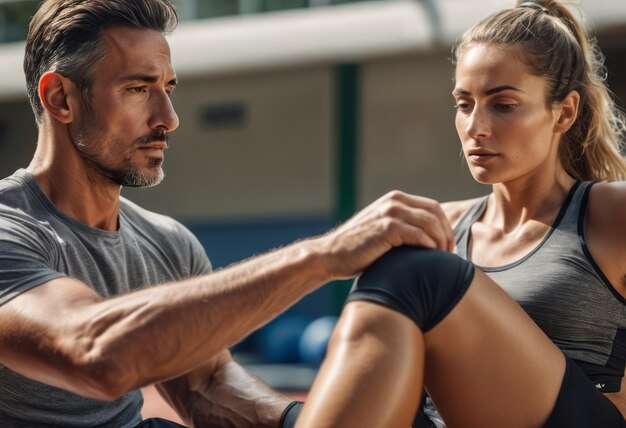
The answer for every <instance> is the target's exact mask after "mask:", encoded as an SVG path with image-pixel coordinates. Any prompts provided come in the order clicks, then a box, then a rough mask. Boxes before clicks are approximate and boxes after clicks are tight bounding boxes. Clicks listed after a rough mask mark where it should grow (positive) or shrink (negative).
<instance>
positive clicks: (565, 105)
mask: <svg viewBox="0 0 626 428" xmlns="http://www.w3.org/2000/svg"><path fill="white" fill-rule="evenodd" d="M579 103H580V94H579V93H578V91H571V92H570V93H569V94H567V96H566V97H565V99H564V100H563V102H561V105H560V108H559V110H558V118H557V121H556V123H555V125H554V132H559V133H565V132H567V130H568V129H570V128H571V126H572V125H573V124H574V122H575V121H576V117H577V116H578V105H579Z"/></svg>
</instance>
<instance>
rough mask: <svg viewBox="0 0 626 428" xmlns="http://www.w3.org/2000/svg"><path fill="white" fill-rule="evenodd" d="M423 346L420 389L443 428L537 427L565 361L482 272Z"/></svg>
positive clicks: (546, 414)
mask: <svg viewBox="0 0 626 428" xmlns="http://www.w3.org/2000/svg"><path fill="white" fill-rule="evenodd" d="M424 342H425V350H426V351H425V352H426V354H425V370H424V381H425V385H426V388H427V390H428V392H429V394H430V395H431V397H432V398H433V400H434V402H435V404H436V405H437V408H438V409H439V411H440V412H441V414H442V416H443V418H444V419H445V421H446V423H447V425H448V426H449V427H451V428H454V427H463V428H471V427H480V428H484V427H503V426H506V427H509V428H515V427H520V428H530V427H541V426H543V424H544V423H545V422H546V420H547V419H548V417H549V416H550V413H551V411H552V409H553V407H554V404H555V402H556V399H557V396H558V393H559V390H560V387H561V383H562V380H563V375H564V373H565V357H564V356H563V354H562V352H561V351H560V350H559V349H558V348H557V347H556V346H555V345H554V344H553V343H552V342H551V341H550V339H549V338H548V337H547V336H546V335H545V334H544V333H543V331H541V329H540V328H539V327H538V326H537V325H536V324H535V323H534V322H533V321H532V320H531V319H530V317H529V316H528V315H527V314H526V313H525V312H524V310H523V309H522V308H521V307H520V306H519V305H518V304H517V303H516V302H515V301H513V300H512V299H511V298H510V297H509V296H508V295H507V294H506V293H505V292H504V291H503V290H502V289H501V288H500V287H499V286H498V285H496V284H495V283H494V282H493V281H491V279H489V278H488V277H487V276H486V275H485V274H484V273H483V272H481V271H479V270H476V274H475V277H474V279H473V281H472V284H471V286H470V287H469V289H468V290H467V292H466V294H465V295H464V296H463V298H462V299H461V300H460V301H459V303H458V304H457V305H456V307H455V308H454V309H453V310H452V311H451V312H450V313H449V314H448V315H447V316H446V317H445V318H444V319H443V320H442V321H441V322H440V323H439V324H438V325H437V326H436V327H434V328H433V329H432V330H430V331H429V332H428V333H426V335H425V336H424Z"/></svg>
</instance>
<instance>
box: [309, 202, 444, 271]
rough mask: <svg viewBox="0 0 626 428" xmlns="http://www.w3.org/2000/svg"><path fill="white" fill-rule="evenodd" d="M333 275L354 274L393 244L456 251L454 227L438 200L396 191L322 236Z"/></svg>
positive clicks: (328, 267) (329, 268)
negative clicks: (453, 234)
mask: <svg viewBox="0 0 626 428" xmlns="http://www.w3.org/2000/svg"><path fill="white" fill-rule="evenodd" d="M318 240H319V241H321V245H322V248H323V254H324V255H325V261H324V263H325V265H326V266H327V269H328V274H329V276H330V277H331V278H346V277H351V276H354V275H356V274H358V273H359V272H361V271H362V270H363V269H365V268H366V267H367V266H369V265H370V264H371V263H372V262H373V261H374V260H376V259H377V258H378V257H380V256H381V255H383V254H384V253H386V252H387V251H389V250H390V249H391V248H393V247H397V246H400V245H404V244H408V245H416V246H422V247H428V248H439V249H441V250H444V251H453V249H454V238H453V236H452V229H451V228H450V224H449V223H448V220H447V219H446V216H445V215H444V212H443V211H442V209H441V207H440V205H439V203H438V202H437V201H435V200H432V199H428V198H424V197H420V196H414V195H410V194H407V193H403V192H400V191H392V192H389V193H387V194H386V195H384V196H383V197H381V198H379V199H378V200H376V201H375V202H373V203H372V204H371V205H369V206H367V207H365V208H364V209H363V210H362V211H360V212H358V213H357V214H356V215H355V216H354V217H352V218H351V219H350V220H348V221H347V222H346V223H344V224H343V225H341V226H339V227H338V228H337V229H334V230H332V231H331V232H329V233H327V234H326V235H323V236H322V237H320V238H318Z"/></svg>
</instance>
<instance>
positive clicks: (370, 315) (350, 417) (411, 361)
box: [296, 302, 424, 428]
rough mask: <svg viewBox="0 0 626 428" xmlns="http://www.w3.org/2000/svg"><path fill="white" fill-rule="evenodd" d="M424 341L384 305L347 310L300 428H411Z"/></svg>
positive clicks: (418, 393)
mask: <svg viewBox="0 0 626 428" xmlns="http://www.w3.org/2000/svg"><path fill="white" fill-rule="evenodd" d="M423 360H424V343H423V337H422V334H421V332H420V331H419V329H417V328H416V326H415V323H413V321H411V320H410V319H409V318H407V317H405V316H404V315H400V314H399V313H398V312H395V311H393V310H391V309H388V308H386V307H384V306H380V305H377V304H373V303H369V302H353V303H350V304H348V305H347V306H346V308H345V310H344V311H343V313H342V314H341V318H340V320H339V323H338V324H337V327H336V328H335V331H334V332H333V335H332V337H331V339H330V342H329V346H328V352H327V356H326V359H325V360H324V363H323V364H322V367H321V368H320V372H319V374H318V376H317V378H316V380H315V382H314V384H313V387H312V389H311V391H310V393H309V395H308V397H307V400H306V403H305V405H304V408H303V410H302V413H301V414H300V417H299V418H298V423H297V424H296V427H311V428H312V427H315V428H323V427H328V428H330V427H341V428H352V427H354V428H363V427H368V428H369V427H372V428H374V427H407V428H408V427H409V426H410V425H411V422H412V421H413V418H414V417H415V413H416V411H417V405H418V404H419V402H420V397H421V394H422V388H423V387H422V377H423Z"/></svg>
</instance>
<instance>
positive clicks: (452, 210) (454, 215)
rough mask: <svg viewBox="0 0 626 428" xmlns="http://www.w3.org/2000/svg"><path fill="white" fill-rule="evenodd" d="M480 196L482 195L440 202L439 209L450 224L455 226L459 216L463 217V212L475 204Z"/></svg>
mask: <svg viewBox="0 0 626 428" xmlns="http://www.w3.org/2000/svg"><path fill="white" fill-rule="evenodd" d="M482 198H483V197H480V198H472V199H464V200H462V201H450V202H444V203H442V204H441V209H442V210H443V212H444V214H445V215H446V217H447V218H448V222H449V223H450V226H452V227H455V226H456V224H457V223H458V222H459V220H460V219H461V217H463V214H465V213H466V212H467V211H468V210H469V209H470V208H472V207H473V206H474V205H476V204H477V203H478V202H479V201H480V200H481V199H482Z"/></svg>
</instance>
